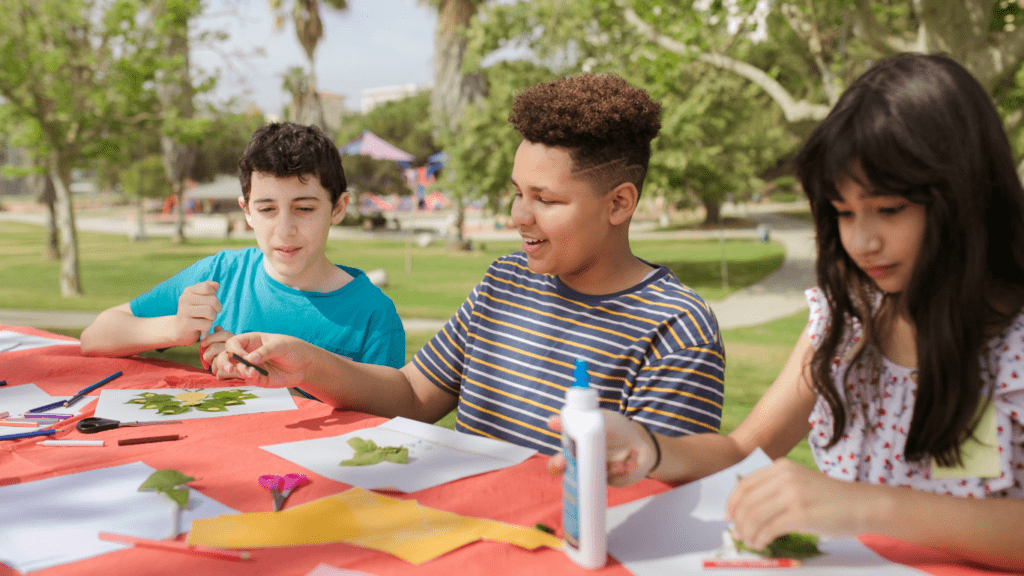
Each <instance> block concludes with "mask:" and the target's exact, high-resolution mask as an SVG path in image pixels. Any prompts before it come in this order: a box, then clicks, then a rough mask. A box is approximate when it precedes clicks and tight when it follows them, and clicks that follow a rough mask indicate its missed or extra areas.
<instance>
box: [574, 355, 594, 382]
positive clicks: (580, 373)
mask: <svg viewBox="0 0 1024 576" xmlns="http://www.w3.org/2000/svg"><path fill="white" fill-rule="evenodd" d="M572 375H573V378H574V380H573V383H572V386H573V388H590V374H587V361H586V360H580V359H579V358H577V359H576V368H575V369H574V370H573V373H572Z"/></svg>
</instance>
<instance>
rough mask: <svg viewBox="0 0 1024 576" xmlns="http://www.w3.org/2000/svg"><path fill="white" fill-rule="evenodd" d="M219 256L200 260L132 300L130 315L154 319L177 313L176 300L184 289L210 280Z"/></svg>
mask: <svg viewBox="0 0 1024 576" xmlns="http://www.w3.org/2000/svg"><path fill="white" fill-rule="evenodd" d="M218 257H219V254H215V255H213V256H207V257H206V258H203V259H202V260H199V261H198V262H196V263H194V264H192V265H191V266H189V267H188V268H185V269H184V270H182V271H181V272H178V273H177V274H175V275H174V276H171V277H170V278H168V279H167V280H164V281H163V282H161V283H159V284H157V285H156V286H154V287H153V288H152V289H151V290H150V291H148V292H146V293H145V294H142V295H141V296H138V297H137V298H134V299H132V301H131V302H130V303H129V305H130V306H131V309H132V314H134V315H135V316H136V317H138V318H156V317H159V316H171V315H174V314H177V313H178V298H179V297H180V296H181V294H182V293H183V292H184V291H185V288H188V287H189V286H192V285H194V284H198V283H200V282H203V281H204V280H210V279H212V278H211V274H212V270H213V268H215V266H216V261H217V260H218Z"/></svg>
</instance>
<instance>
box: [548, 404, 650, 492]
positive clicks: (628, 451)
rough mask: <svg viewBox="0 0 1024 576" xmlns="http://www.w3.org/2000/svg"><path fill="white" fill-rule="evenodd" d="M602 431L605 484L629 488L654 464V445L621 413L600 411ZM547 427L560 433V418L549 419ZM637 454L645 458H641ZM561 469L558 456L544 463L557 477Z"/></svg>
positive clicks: (645, 434)
mask: <svg viewBox="0 0 1024 576" xmlns="http://www.w3.org/2000/svg"><path fill="white" fill-rule="evenodd" d="M601 414H602V415H603V416H604V428H605V442H606V445H605V450H606V452H607V454H606V457H607V461H608V462H607V468H608V485H609V486H629V485H630V484H634V483H636V482H639V481H640V480H643V479H644V477H645V476H647V474H648V473H649V472H650V471H651V467H652V466H653V465H654V452H655V448H654V443H653V442H652V441H651V437H650V436H648V435H647V433H646V432H644V431H643V430H641V429H640V428H639V427H640V426H641V424H640V423H638V422H633V421H632V420H630V419H629V418H626V417H625V416H623V415H622V414H619V413H617V412H610V411H608V410H602V411H601ZM548 428H550V429H551V430H553V431H555V432H561V431H562V418H561V417H560V416H552V417H551V418H549V419H548ZM641 454H643V455H645V456H644V457H641ZM563 470H565V458H564V457H563V456H562V455H561V454H557V455H555V456H552V457H551V459H550V460H548V471H549V472H551V473H552V474H561V473H562V471H563Z"/></svg>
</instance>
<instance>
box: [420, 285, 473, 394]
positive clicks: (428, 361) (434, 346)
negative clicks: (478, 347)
mask: <svg viewBox="0 0 1024 576" xmlns="http://www.w3.org/2000/svg"><path fill="white" fill-rule="evenodd" d="M479 293H480V286H479V285H478V286H477V287H476V288H474V289H473V291H472V292H471V293H470V295H469V297H467V298H466V301H465V302H463V303H462V306H460V307H459V310H458V311H457V312H456V313H455V315H454V316H452V317H451V319H450V320H448V323H447V324H445V325H444V326H443V327H441V329H440V330H439V331H438V332H437V334H435V335H434V337H433V338H431V339H430V341H429V342H427V344H426V345H425V346H424V347H423V348H420V351H419V352H417V353H416V355H415V356H414V357H413V360H412V362H413V364H415V366H416V368H417V369H419V371H420V372H422V373H423V375H424V376H426V377H427V379H428V380H430V381H431V382H433V383H434V385H436V386H437V387H439V388H441V389H443V390H445V391H447V392H450V393H452V394H455V395H458V394H459V389H460V388H461V383H462V369H463V367H464V366H465V363H466V348H467V345H468V344H467V343H468V341H469V338H468V334H469V326H470V321H471V319H472V318H473V308H474V305H475V302H476V298H477V296H478V294H479Z"/></svg>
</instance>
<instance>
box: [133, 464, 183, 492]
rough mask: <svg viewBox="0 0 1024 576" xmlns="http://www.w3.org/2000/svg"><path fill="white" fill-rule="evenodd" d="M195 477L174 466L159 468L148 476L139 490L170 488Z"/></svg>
mask: <svg viewBox="0 0 1024 576" xmlns="http://www.w3.org/2000/svg"><path fill="white" fill-rule="evenodd" d="M193 480H195V478H193V477H191V476H188V475H186V474H183V473H181V472H179V471H178V470H174V469H173V468H165V469H163V470H157V471H156V472H153V473H152V474H150V475H149V478H146V481H145V482H143V483H142V485H141V486H139V491H140V492H144V491H146V490H169V489H171V488H174V487H176V486H181V485H182V484H187V483H189V482H192V481H193Z"/></svg>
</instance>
